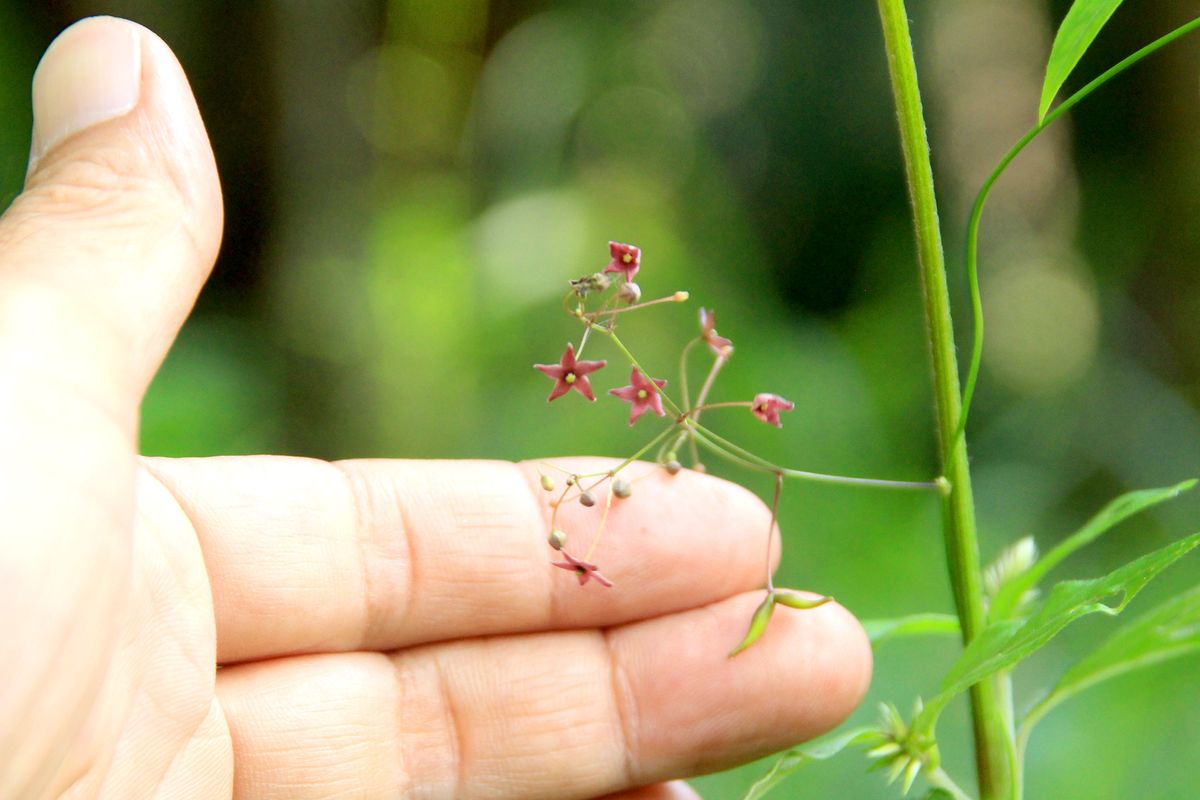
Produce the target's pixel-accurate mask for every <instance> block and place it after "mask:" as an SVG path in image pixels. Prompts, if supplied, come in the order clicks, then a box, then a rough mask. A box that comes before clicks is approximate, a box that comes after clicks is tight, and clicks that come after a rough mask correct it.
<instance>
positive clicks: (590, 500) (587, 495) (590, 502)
mask: <svg viewBox="0 0 1200 800" xmlns="http://www.w3.org/2000/svg"><path fill="white" fill-rule="evenodd" d="M579 504H580V505H581V506H584V507H585V508H591V507H592V506H594V505H596V495H594V494H592V493H591V492H583V493H581V494H580V495H579Z"/></svg>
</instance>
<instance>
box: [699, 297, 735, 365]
mask: <svg viewBox="0 0 1200 800" xmlns="http://www.w3.org/2000/svg"><path fill="white" fill-rule="evenodd" d="M716 324H717V312H715V311H709V310H708V309H707V308H702V309H700V338H702V339H704V343H705V344H707V345H708V349H710V350H712V351H713V352H714V353H716V354H717V355H719V356H726V357H728V356H729V355H730V354H731V353H732V352H733V342H731V341H729V340H728V339H726V338H725V337H724V336H719V335H717V329H716V328H715V327H713V326H714V325H716Z"/></svg>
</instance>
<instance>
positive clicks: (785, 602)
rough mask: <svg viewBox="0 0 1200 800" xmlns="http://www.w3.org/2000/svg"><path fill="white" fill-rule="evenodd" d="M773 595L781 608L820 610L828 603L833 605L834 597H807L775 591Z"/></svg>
mask: <svg viewBox="0 0 1200 800" xmlns="http://www.w3.org/2000/svg"><path fill="white" fill-rule="evenodd" d="M772 594H774V595H775V602H776V603H779V605H781V606H787V607H788V608H804V609H807V608H818V607H820V606H823V605H825V604H826V603H832V602H833V598H832V597H805V596H803V595H799V594H796V593H795V592H784V591H780V590H778V589H777V590H775V591H774V592H773V593H772Z"/></svg>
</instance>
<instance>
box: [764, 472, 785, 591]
mask: <svg viewBox="0 0 1200 800" xmlns="http://www.w3.org/2000/svg"><path fill="white" fill-rule="evenodd" d="M782 493H783V473H782V472H776V473H775V498H774V499H773V500H771V524H770V525H768V526H767V591H768V592H774V591H775V579H774V578H773V577H772V576H771V543H772V542H773V541H774V539H775V521H776V520H778V519H779V495H780V494H782Z"/></svg>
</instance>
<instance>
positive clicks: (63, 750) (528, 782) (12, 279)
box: [0, 19, 870, 798]
mask: <svg viewBox="0 0 1200 800" xmlns="http://www.w3.org/2000/svg"><path fill="white" fill-rule="evenodd" d="M122 37H125V41H127V42H129V41H131V42H132V45H133V46H134V48H135V50H136V52H137V53H138V54H139V56H138V58H139V60H138V76H139V81H140V84H139V85H140V90H139V91H138V93H137V94H136V101H137V102H136V104H135V105H134V106H133V107H131V108H129V109H126V110H125V111H124V112H122V113H121V114H119V115H110V116H111V117H112V118H111V119H106V120H103V121H101V122H100V123H99V124H97V125H93V126H91V127H87V128H86V129H81V130H76V131H71V130H68V131H66V133H73V134H74V135H70V136H67V137H66V138H64V136H63V135H62V134H63V131H62V130H58V132H57V133H55V132H54V131H55V129H54V126H50V125H49V124H48V123H47V120H49V119H53V118H55V116H56V114H57V115H59V116H61V114H59V111H60V110H61V109H56V108H55V106H54V104H55V103H56V102H57V100H54V99H53V98H54V97H56V96H57V95H54V96H51V99H50V100H47V99H46V87H47V86H50V85H52V84H62V83H63V81H64V80H67V78H64V77H63V75H64V74H66V73H68V72H69V71H70V67H69V66H67V67H64V66H63V59H62V58H59V59H58V61H55V60H54V59H52V58H51V57H50V55H48V56H47V59H46V60H45V61H44V62H43V65H42V67H41V68H40V70H39V77H38V79H37V81H35V116H37V118H38V124H37V130H36V131H35V147H34V152H35V156H36V157H37V161H36V164H35V165H34V167H33V169H32V170H31V176H30V180H29V183H28V186H27V188H26V192H25V193H24V194H23V195H22V196H21V197H20V198H18V199H17V201H15V202H14V204H13V206H12V207H11V208H10V209H9V210H8V211H7V212H6V213H5V215H4V217H3V218H2V219H0V442H3V443H4V447H3V450H0V471H2V475H3V478H4V479H3V480H2V481H0V515H2V516H0V534H3V536H4V539H3V540H2V545H0V546H2V548H3V549H0V578H2V579H3V580H0V583H2V584H3V585H5V586H6V593H5V597H4V600H3V603H2V604H0V623H2V624H3V628H4V630H5V631H6V633H7V634H8V635H7V637H5V639H4V640H3V643H2V644H0V657H2V659H3V660H2V661H0V663H4V664H6V672H7V674H6V680H5V685H4V687H3V690H2V692H0V761H2V762H3V763H5V764H6V765H7V767H8V768H7V769H6V770H5V772H4V774H3V775H0V796H14V795H15V796H21V797H42V796H67V797H92V796H104V797H150V796H162V797H231V796H237V797H271V796H286V797H293V798H295V797H309V796H311V797H329V796H355V797H359V796H397V795H399V796H410V795H411V796H422V797H459V798H474V797H522V798H537V797H548V798H549V797H552V798H570V797H580V798H583V797H595V796H598V795H602V794H606V793H610V792H622V791H623V792H625V794H623V795H621V796H622V797H626V798H633V797H635V796H636V797H645V798H650V797H662V798H666V797H685V796H693V795H691V794H687V793H686V792H687V790H686V789H684V788H682V787H678V786H674V785H665V784H660V785H657V786H653V785H654V784H655V782H656V781H660V780H665V779H667V778H670V777H674V776H678V775H684V774H694V773H696V772H698V771H703V770H706V769H712V768H717V767H720V766H723V765H727V764H731V763H736V762H738V761H740V760H745V759H748V758H752V757H755V756H757V755H760V754H762V753H764V752H768V751H769V750H771V749H774V748H777V747H780V746H783V745H785V744H788V743H790V742H791V741H794V740H795V739H797V738H802V737H805V736H811V735H813V734H815V733H817V732H819V731H821V730H823V729H825V728H828V727H831V726H832V725H834V724H836V723H837V722H838V721H839V720H840V719H841V718H842V717H844V716H845V715H846V714H847V713H848V712H849V710H850V709H851V708H853V706H854V705H855V704H856V703H857V702H858V700H859V699H860V698H861V695H862V693H863V691H864V690H865V685H866V681H867V679H868V676H869V669H870V656H869V650H868V649H867V648H866V647H865V643H864V640H863V638H862V634H861V630H860V629H859V628H858V627H857V625H856V624H855V623H854V622H853V619H852V618H851V617H849V615H848V614H846V613H845V612H844V611H843V610H841V609H840V608H838V607H836V606H832V605H831V606H829V607H825V608H823V609H821V610H819V611H815V612H806V613H805V614H803V615H791V616H785V617H781V619H780V620H779V621H777V622H776V623H773V626H774V627H773V628H772V631H771V633H770V634H769V635H768V636H767V637H765V638H764V640H763V641H762V642H761V643H760V644H759V645H758V646H756V647H755V648H754V649H752V650H751V651H749V652H747V653H746V654H744V655H742V656H739V657H738V658H737V659H735V660H733V661H727V660H726V659H725V657H724V653H725V652H726V651H727V649H728V647H729V646H730V645H731V644H732V643H733V642H736V641H737V639H738V638H740V634H741V633H742V630H743V626H744V623H745V620H746V619H747V618H748V615H749V613H750V610H751V609H752V608H753V607H754V605H755V603H756V602H757V600H758V598H757V597H756V596H755V594H754V593H753V592H752V591H751V590H753V589H754V588H755V586H756V585H757V584H758V582H759V580H760V577H761V576H760V569H761V565H760V564H759V563H758V561H759V555H760V550H759V542H760V536H761V531H760V528H761V526H763V525H765V524H767V520H768V515H767V513H766V510H765V508H763V507H762V506H761V504H760V503H758V502H757V501H756V500H754V499H753V498H752V497H751V496H750V495H748V494H747V493H745V492H744V491H742V490H740V489H738V488H736V487H733V486H731V485H729V484H725V483H723V482H720V481H716V480H714V479H710V478H705V477H703V476H699V475H694V474H688V473H683V474H681V475H679V476H677V477H676V478H673V479H670V478H667V477H666V476H663V475H655V476H653V477H649V478H647V479H646V480H644V481H640V482H639V484H638V492H637V494H636V495H635V496H634V497H633V498H631V499H630V500H627V501H622V504H623V505H621V506H620V507H618V508H617V509H615V510H614V513H613V517H612V520H611V526H612V527H611V532H610V534H609V537H610V539H609V541H610V542H611V543H613V550H612V551H611V553H612V554H611V556H608V558H611V559H612V561H611V564H606V567H608V569H607V570H606V571H607V572H608V574H610V577H613V578H614V579H615V580H616V581H617V583H618V586H617V588H616V589H615V590H612V591H611V592H608V591H607V590H604V589H602V588H601V587H598V586H595V585H594V584H591V585H589V586H587V587H584V588H582V589H581V588H580V587H578V586H576V585H575V583H574V581H572V580H571V578H570V576H569V575H567V574H565V573H562V572H561V571H558V570H553V569H551V568H549V566H548V563H547V562H548V561H549V560H550V559H549V557H548V549H547V548H546V546H545V544H544V541H543V535H544V526H545V521H546V520H545V516H546V515H545V511H546V509H545V507H544V501H543V500H542V499H541V498H540V496H539V494H538V489H537V488H536V480H535V479H534V477H535V476H534V472H533V470H532V469H531V468H525V467H521V466H516V465H511V464H498V463H479V462H464V463H459V464H454V463H449V462H434V463H430V464H418V463H412V462H395V461H378V462H349V463H343V464H337V465H334V464H327V463H324V462H319V461H312V460H306V459H285V458H268V457H254V458H229V459H195V460H179V461H172V460H165V459H140V458H139V457H138V456H137V454H136V427H137V407H138V404H139V402H140V399H141V396H142V394H143V392H144V390H145V387H146V385H147V384H148V382H149V380H150V378H151V376H152V375H153V373H154V371H155V370H156V369H157V366H158V363H159V362H160V360H161V358H162V357H163V355H164V353H165V352H166V349H167V347H168V346H169V345H170V341H171V339H172V338H173V336H174V332H175V330H176V329H177V327H178V325H179V324H181V322H182V320H183V318H184V316H185V315H186V313H187V310H188V308H189V307H190V305H191V303H192V301H193V300H194V297H195V293H196V292H197V291H198V289H199V286H200V284H201V283H202V282H203V279H204V277H205V275H206V274H207V271H208V269H209V268H210V267H211V265H212V262H213V260H214V258H215V254H216V250H217V246H218V243H219V240H220V230H221V201H220V190H219V188H218V186H217V180H216V173H215V169H214V167H213V163H212V156H211V153H210V152H209V149H208V144H207V139H206V136H205V134H204V130H203V126H202V124H201V122H200V120H199V116H198V114H197V112H196V109H195V106H194V103H193V101H192V99H191V95H190V92H189V90H188V88H187V84H186V80H185V79H184V77H183V74H182V71H181V70H180V69H179V67H178V65H177V63H176V62H175V60H174V58H173V57H172V56H171V54H170V52H169V50H168V49H167V48H166V46H165V45H164V44H162V42H161V41H159V40H158V39H157V38H155V37H153V35H152V34H150V33H149V32H147V31H145V30H143V29H138V28H136V27H134V26H131V25H129V24H128V23H123V22H121V21H117V20H103V19H102V20H92V21H88V22H86V23H83V24H81V25H79V26H76V27H75V28H73V29H71V31H70V32H69V33H68V34H66V35H64V36H63V37H62V38H61V39H60V40H59V41H58V42H57V43H56V44H55V46H54V48H52V50H51V54H53V53H54V51H55V49H56V48H57V50H58V52H59V53H60V55H61V54H62V53H64V52H67V53H71V52H75V53H78V52H80V51H84V52H86V51H87V50H88V49H89V48H91V50H93V51H96V50H97V48H99V49H100V50H103V49H104V48H109V47H111V46H112V45H113V42H114V41H115V40H118V39H121V38H122ZM69 60H70V59H67V61H69ZM112 60H113V59H112V58H110V57H106V58H105V59H103V60H102V61H101V63H111V62H112ZM85 61H86V60H85ZM68 77H69V76H68ZM38 82H41V84H42V86H41V87H40V88H39V85H38ZM56 88H58V89H60V90H62V86H56ZM93 88H94V87H93ZM74 91H80V90H79V89H78V87H76V88H75V89H74ZM68 93H69V92H68ZM39 103H40V104H39ZM92 122H96V120H92ZM60 127H61V126H60ZM47 130H49V131H50V132H49V133H47ZM578 468H579V469H581V470H582V469H584V467H583V466H580V467H578ZM592 468H594V465H593V467H592ZM571 514H578V515H579V516H577V517H575V518H574V519H572V516H571ZM585 514H586V511H585V510H584V509H576V510H575V511H573V512H568V515H567V517H566V519H565V523H566V524H567V525H572V524H573V523H578V526H577V527H578V529H581V530H582V529H584V528H585V527H586V524H587V523H586V522H584V520H585ZM776 549H777V548H776ZM797 654H802V656H803V657H802V658H800V659H797V657H796V655H797ZM218 665H222V666H221V668H219V669H218ZM780 697H784V698H789V699H791V698H799V699H797V700H796V701H795V702H785V703H781V702H779V698H780ZM637 786H651V787H652V788H649V789H645V790H640V791H639V790H633V789H631V788H630V787H637Z"/></svg>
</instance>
